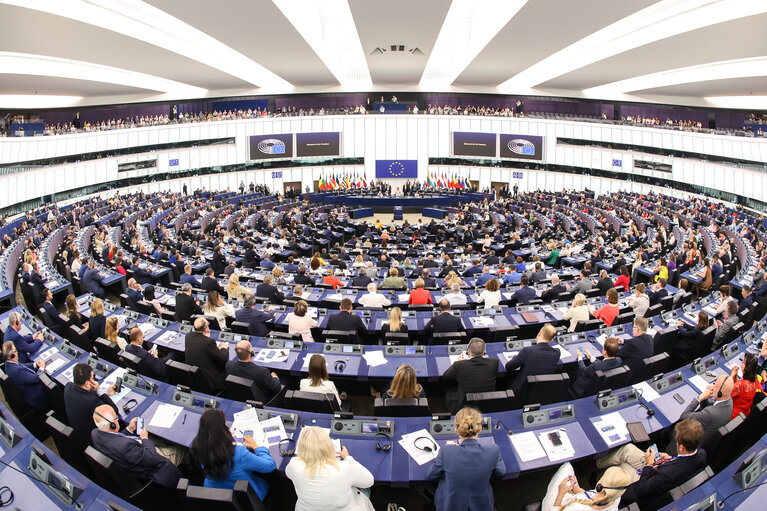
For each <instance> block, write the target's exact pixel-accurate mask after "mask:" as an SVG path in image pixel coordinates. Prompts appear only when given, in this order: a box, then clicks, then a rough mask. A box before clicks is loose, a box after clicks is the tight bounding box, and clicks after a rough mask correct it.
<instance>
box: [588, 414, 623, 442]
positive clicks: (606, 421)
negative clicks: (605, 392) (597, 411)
mask: <svg viewBox="0 0 767 511" xmlns="http://www.w3.org/2000/svg"><path fill="white" fill-rule="evenodd" d="M593 424H594V427H595V428H596V430H597V432H598V433H599V435H600V436H601V437H602V440H604V441H605V443H606V444H607V445H608V446H613V445H615V444H617V443H618V442H620V441H622V440H624V439H627V438H628V436H629V431H628V429H627V428H626V421H625V419H624V418H623V417H622V416H621V414H620V412H613V413H610V414H607V415H603V416H601V417H597V420H595V421H594V422H593Z"/></svg>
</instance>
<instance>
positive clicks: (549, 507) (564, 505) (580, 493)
mask: <svg viewBox="0 0 767 511" xmlns="http://www.w3.org/2000/svg"><path fill="white" fill-rule="evenodd" d="M629 484H631V476H630V475H629V474H628V473H626V471H625V470H623V469H622V468H620V467H610V468H608V469H607V470H606V471H605V473H604V474H603V475H602V477H601V479H599V481H598V483H597V488H599V489H600V491H597V490H588V491H587V490H584V489H583V488H581V487H580V485H579V484H578V479H577V478H576V477H575V472H574V471H573V467H572V465H570V464H569V463H565V464H564V465H562V466H561V467H560V468H559V470H558V471H557V473H556V474H555V475H554V477H553V478H552V479H551V483H549V488H548V491H547V492H546V497H545V498H544V499H543V503H542V505H541V510H542V511H564V510H567V511H588V510H593V509H599V510H600V511H616V510H617V509H618V507H619V506H620V500H621V496H622V495H623V494H624V493H625V492H626V486H628V485H629Z"/></svg>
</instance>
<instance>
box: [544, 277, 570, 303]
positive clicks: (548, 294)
mask: <svg viewBox="0 0 767 511" xmlns="http://www.w3.org/2000/svg"><path fill="white" fill-rule="evenodd" d="M562 293H567V288H566V287H565V286H563V285H562V284H560V282H559V275H557V274H554V275H552V276H551V287H550V288H549V289H547V290H546V291H544V292H543V294H542V295H541V300H543V301H544V302H551V301H553V300H555V299H556V298H557V297H558V296H559V295H561V294H562Z"/></svg>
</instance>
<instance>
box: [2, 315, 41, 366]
mask: <svg viewBox="0 0 767 511" xmlns="http://www.w3.org/2000/svg"><path fill="white" fill-rule="evenodd" d="M20 331H21V314H19V313H18V312H16V311H13V312H11V313H10V314H9V315H8V328H7V329H6V331H5V337H4V339H5V340H6V341H11V342H12V343H13V345H14V346H16V349H17V350H18V351H19V362H21V363H22V364H26V363H29V362H32V359H31V358H30V357H31V355H32V354H33V353H35V352H36V351H37V350H39V349H40V347H41V346H42V345H43V334H42V333H41V332H35V333H34V334H32V335H21V334H20V333H19V332H20Z"/></svg>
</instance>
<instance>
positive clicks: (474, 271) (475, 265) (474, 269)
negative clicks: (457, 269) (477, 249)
mask: <svg viewBox="0 0 767 511" xmlns="http://www.w3.org/2000/svg"><path fill="white" fill-rule="evenodd" d="M479 263H480V260H479V259H474V260H473V261H472V262H471V267H469V268H468V269H467V270H466V271H465V272H463V276H464V277H473V276H474V275H478V274H480V273H482V265H480V264H479Z"/></svg>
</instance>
